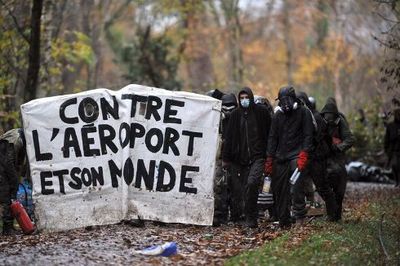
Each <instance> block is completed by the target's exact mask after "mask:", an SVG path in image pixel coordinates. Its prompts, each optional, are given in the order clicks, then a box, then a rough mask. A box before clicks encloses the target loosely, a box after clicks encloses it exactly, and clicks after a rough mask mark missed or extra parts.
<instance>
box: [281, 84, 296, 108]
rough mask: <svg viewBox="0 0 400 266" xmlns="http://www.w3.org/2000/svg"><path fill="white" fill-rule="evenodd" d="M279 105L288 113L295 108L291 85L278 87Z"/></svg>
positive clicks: (294, 94)
mask: <svg viewBox="0 0 400 266" xmlns="http://www.w3.org/2000/svg"><path fill="white" fill-rule="evenodd" d="M277 100H279V106H280V107H281V109H282V111H283V112H284V113H289V112H291V111H292V110H293V109H296V108H297V101H296V92H295V90H294V88H293V86H286V87H282V88H280V89H279V93H278V98H277Z"/></svg>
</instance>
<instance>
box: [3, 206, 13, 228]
mask: <svg viewBox="0 0 400 266" xmlns="http://www.w3.org/2000/svg"><path fill="white" fill-rule="evenodd" d="M10 206H11V201H10V200H9V201H7V202H6V201H2V202H0V215H1V218H2V220H3V231H5V230H8V229H10V228H12V227H13V222H14V218H13V217H12V215H11V210H10Z"/></svg>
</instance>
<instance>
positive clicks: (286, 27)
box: [283, 0, 293, 84]
mask: <svg viewBox="0 0 400 266" xmlns="http://www.w3.org/2000/svg"><path fill="white" fill-rule="evenodd" d="M289 1H290V0H284V1H283V34H284V41H285V45H286V71H287V72H286V73H287V82H288V84H293V43H292V39H291V25H290V9H291V5H290V3H289Z"/></svg>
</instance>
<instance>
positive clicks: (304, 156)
mask: <svg viewBox="0 0 400 266" xmlns="http://www.w3.org/2000/svg"><path fill="white" fill-rule="evenodd" d="M307 162H308V153H307V152H306V151H301V152H300V153H299V158H298V159H297V168H299V171H300V172H301V171H303V170H304V169H305V168H306V165H307Z"/></svg>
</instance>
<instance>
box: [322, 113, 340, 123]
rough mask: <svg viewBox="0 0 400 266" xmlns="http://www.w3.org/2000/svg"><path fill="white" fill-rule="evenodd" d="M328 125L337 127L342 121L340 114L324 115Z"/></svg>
mask: <svg viewBox="0 0 400 266" xmlns="http://www.w3.org/2000/svg"><path fill="white" fill-rule="evenodd" d="M322 117H323V118H324V120H325V121H326V123H327V124H328V125H330V126H337V125H338V124H339V121H340V117H339V114H338V113H333V112H328V113H324V114H323V115H322Z"/></svg>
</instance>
